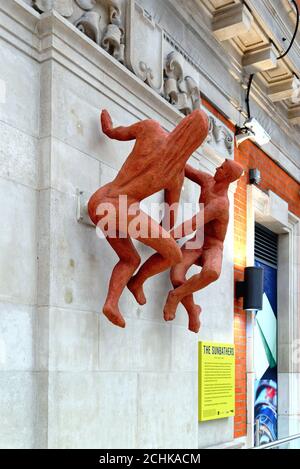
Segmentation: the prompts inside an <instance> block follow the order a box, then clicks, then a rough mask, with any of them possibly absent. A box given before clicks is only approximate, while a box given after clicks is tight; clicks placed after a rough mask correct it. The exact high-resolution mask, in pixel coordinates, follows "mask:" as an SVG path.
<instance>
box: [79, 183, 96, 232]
mask: <svg viewBox="0 0 300 469" xmlns="http://www.w3.org/2000/svg"><path fill="white" fill-rule="evenodd" d="M90 197H91V194H88V193H87V192H84V191H81V190H79V189H77V210H76V218H77V221H78V222H79V223H83V224H84V225H89V226H92V227H93V228H95V225H94V223H93V222H92V220H91V219H90V217H89V214H88V210H87V206H88V201H89V199H90Z"/></svg>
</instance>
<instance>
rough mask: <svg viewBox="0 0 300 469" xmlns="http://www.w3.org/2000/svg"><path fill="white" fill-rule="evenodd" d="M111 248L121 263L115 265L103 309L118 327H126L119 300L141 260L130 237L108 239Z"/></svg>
mask: <svg viewBox="0 0 300 469" xmlns="http://www.w3.org/2000/svg"><path fill="white" fill-rule="evenodd" d="M106 239H107V241H108V242H109V244H110V245H111V247H112V248H113V249H114V250H115V252H116V253H117V255H118V256H119V259H120V260H119V262H118V263H117V264H116V265H115V267H114V269H113V271H112V274H111V278H110V282H109V288H108V294H107V297H106V300H105V304H104V307H103V313H104V314H105V316H106V317H107V318H108V319H109V320H110V321H111V322H112V323H113V324H115V325H116V326H120V327H125V321H124V318H123V316H122V315H121V313H120V311H119V306H118V303H119V299H120V296H121V294H122V292H123V290H124V288H125V287H126V285H127V283H128V280H129V279H130V278H131V276H132V274H133V273H134V271H135V270H136V269H137V268H138V266H139V264H140V262H141V258H140V256H139V254H138V252H137V250H136V249H135V247H134V245H133V243H132V240H131V239H130V237H127V238H110V237H107V238H106Z"/></svg>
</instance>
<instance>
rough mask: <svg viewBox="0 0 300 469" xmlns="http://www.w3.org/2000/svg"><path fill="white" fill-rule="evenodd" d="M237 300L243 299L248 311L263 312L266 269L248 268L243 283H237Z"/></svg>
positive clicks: (244, 306)
mask: <svg viewBox="0 0 300 469" xmlns="http://www.w3.org/2000/svg"><path fill="white" fill-rule="evenodd" d="M235 292H236V294H235V296H236V298H243V309H245V310H247V311H257V310H262V304H263V292H264V269H263V268H262V267H246V268H245V277H244V281H243V282H236V285H235Z"/></svg>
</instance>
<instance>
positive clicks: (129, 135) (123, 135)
mask: <svg viewBox="0 0 300 469" xmlns="http://www.w3.org/2000/svg"><path fill="white" fill-rule="evenodd" d="M101 126H102V131H103V133H104V134H105V135H107V136H108V137H109V138H113V139H115V140H122V141H127V140H135V139H136V138H137V135H138V132H139V130H140V129H141V122H137V123H136V124H133V125H130V126H129V127H116V128H113V123H112V120H111V117H110V115H109V113H108V111H106V109H104V110H103V111H102V112H101Z"/></svg>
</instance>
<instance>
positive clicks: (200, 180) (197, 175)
mask: <svg viewBox="0 0 300 469" xmlns="http://www.w3.org/2000/svg"><path fill="white" fill-rule="evenodd" d="M184 174H185V177H187V178H188V179H190V180H191V181H193V182H195V183H196V184H199V185H200V186H203V185H204V184H206V183H207V182H208V181H209V180H210V179H212V176H211V175H210V174H208V173H205V172H204V171H200V170H198V169H195V168H193V167H192V166H190V165H189V164H186V165H185V169H184Z"/></svg>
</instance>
